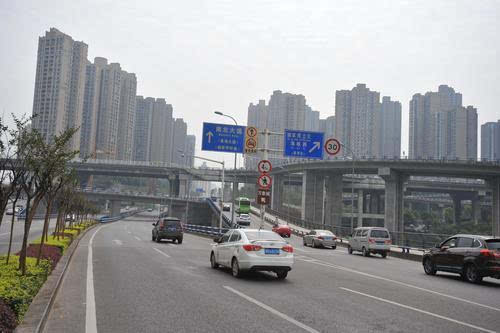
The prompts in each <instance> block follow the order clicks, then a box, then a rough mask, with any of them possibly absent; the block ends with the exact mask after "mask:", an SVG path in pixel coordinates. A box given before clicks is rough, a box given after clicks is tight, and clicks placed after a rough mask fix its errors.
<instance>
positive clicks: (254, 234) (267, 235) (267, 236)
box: [245, 231, 283, 241]
mask: <svg viewBox="0 0 500 333" xmlns="http://www.w3.org/2000/svg"><path fill="white" fill-rule="evenodd" d="M245 235H246V236H247V238H248V240H249V241H254V240H280V241H282V240H283V238H281V236H280V235H278V234H277V233H274V232H269V231H245Z"/></svg>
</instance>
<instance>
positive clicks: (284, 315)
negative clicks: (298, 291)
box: [223, 286, 319, 333]
mask: <svg viewBox="0 0 500 333" xmlns="http://www.w3.org/2000/svg"><path fill="white" fill-rule="evenodd" d="M223 287H224V288H225V289H226V290H229V291H230V292H232V293H234V294H236V295H238V296H240V297H241V298H244V299H246V300H247V301H249V302H252V303H253V304H255V305H258V306H260V307H261V308H263V309H265V310H267V311H269V312H271V313H272V314H274V315H276V316H278V317H280V318H282V319H285V320H286V321H288V322H290V323H292V324H294V325H296V326H298V327H300V328H302V329H304V330H305V331H307V332H310V333H319V331H316V330H315V329H314V328H312V327H309V326H307V325H306V324H303V323H301V322H300V321H297V320H295V319H293V318H292V317H289V316H287V315H286V314H284V313H282V312H279V311H278V310H276V309H274V308H272V307H270V306H269V305H266V304H264V303H262V302H259V301H258V300H256V299H255V298H252V297H250V296H247V295H245V294H243V293H242V292H240V291H238V290H236V289H233V288H231V287H229V286H223Z"/></svg>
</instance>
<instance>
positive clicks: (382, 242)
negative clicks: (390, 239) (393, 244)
mask: <svg viewBox="0 0 500 333" xmlns="http://www.w3.org/2000/svg"><path fill="white" fill-rule="evenodd" d="M377 244H385V242H384V241H377Z"/></svg>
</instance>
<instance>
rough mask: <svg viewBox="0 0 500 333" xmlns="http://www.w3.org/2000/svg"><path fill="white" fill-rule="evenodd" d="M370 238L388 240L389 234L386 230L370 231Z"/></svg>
mask: <svg viewBox="0 0 500 333" xmlns="http://www.w3.org/2000/svg"><path fill="white" fill-rule="evenodd" d="M370 237H373V238H389V233H388V232H387V231H386V230H372V231H371V232H370Z"/></svg>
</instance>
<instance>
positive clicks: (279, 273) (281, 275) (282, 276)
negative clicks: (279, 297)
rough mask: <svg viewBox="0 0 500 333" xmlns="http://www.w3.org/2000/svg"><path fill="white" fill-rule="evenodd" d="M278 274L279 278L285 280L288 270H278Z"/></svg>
mask: <svg viewBox="0 0 500 333" xmlns="http://www.w3.org/2000/svg"><path fill="white" fill-rule="evenodd" d="M276 275H277V276H278V280H284V279H286V277H287V275H288V271H279V272H276Z"/></svg>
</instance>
